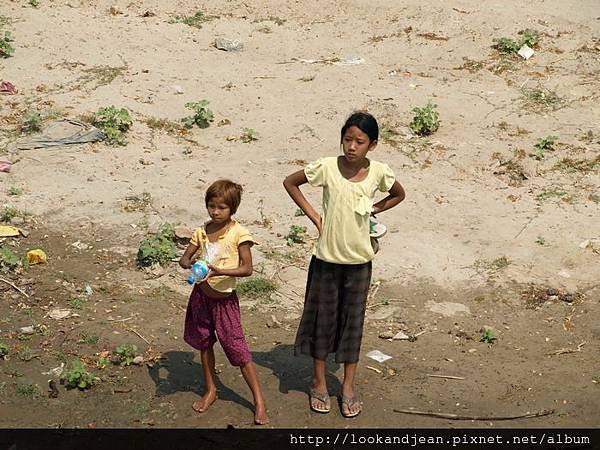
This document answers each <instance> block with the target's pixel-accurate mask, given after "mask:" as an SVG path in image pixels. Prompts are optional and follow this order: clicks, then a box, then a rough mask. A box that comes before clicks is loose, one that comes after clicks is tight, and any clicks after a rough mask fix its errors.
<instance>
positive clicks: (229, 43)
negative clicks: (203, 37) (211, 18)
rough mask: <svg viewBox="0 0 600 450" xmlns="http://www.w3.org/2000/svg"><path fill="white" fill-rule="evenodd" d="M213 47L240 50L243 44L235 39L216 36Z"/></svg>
mask: <svg viewBox="0 0 600 450" xmlns="http://www.w3.org/2000/svg"><path fill="white" fill-rule="evenodd" d="M215 47H217V48H218V49H219V50H224V51H226V52H233V51H238V50H241V49H242V48H243V47H244V44H242V43H241V41H239V40H237V39H227V38H217V39H215Z"/></svg>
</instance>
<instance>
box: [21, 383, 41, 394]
mask: <svg viewBox="0 0 600 450" xmlns="http://www.w3.org/2000/svg"><path fill="white" fill-rule="evenodd" d="M17 394H19V395H21V396H23V397H39V395H40V388H39V387H38V386H37V384H32V383H17Z"/></svg>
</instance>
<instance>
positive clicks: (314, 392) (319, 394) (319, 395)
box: [309, 388, 331, 414]
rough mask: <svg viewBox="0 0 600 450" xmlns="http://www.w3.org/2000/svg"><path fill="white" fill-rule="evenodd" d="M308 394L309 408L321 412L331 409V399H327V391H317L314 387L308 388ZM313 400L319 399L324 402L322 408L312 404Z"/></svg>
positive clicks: (324, 412) (325, 412)
mask: <svg viewBox="0 0 600 450" xmlns="http://www.w3.org/2000/svg"><path fill="white" fill-rule="evenodd" d="M309 396H310V409H312V410H313V411H314V412H318V413H321V414H327V413H328V412H329V411H331V400H330V399H329V393H328V392H324V393H323V392H319V391H317V390H315V389H312V388H311V389H310V391H309ZM313 400H319V401H320V402H322V403H324V404H325V407H324V408H317V407H314V406H313Z"/></svg>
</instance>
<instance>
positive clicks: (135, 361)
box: [132, 356, 144, 366]
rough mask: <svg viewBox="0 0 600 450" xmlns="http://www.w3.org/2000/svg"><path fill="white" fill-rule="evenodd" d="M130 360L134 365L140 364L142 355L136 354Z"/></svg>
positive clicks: (142, 360)
mask: <svg viewBox="0 0 600 450" xmlns="http://www.w3.org/2000/svg"><path fill="white" fill-rule="evenodd" d="M132 362H133V364H135V365H136V366H139V365H142V364H143V363H144V357H143V356H136V357H135V358H133V361H132Z"/></svg>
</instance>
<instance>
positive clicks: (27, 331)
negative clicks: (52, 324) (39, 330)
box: [19, 325, 35, 334]
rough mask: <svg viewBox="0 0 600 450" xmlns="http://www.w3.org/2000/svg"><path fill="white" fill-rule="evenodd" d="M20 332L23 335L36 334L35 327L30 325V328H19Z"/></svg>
mask: <svg viewBox="0 0 600 450" xmlns="http://www.w3.org/2000/svg"><path fill="white" fill-rule="evenodd" d="M19 331H20V332H21V334H34V333H35V329H34V328H33V325H30V326H28V327H22V328H19Z"/></svg>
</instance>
